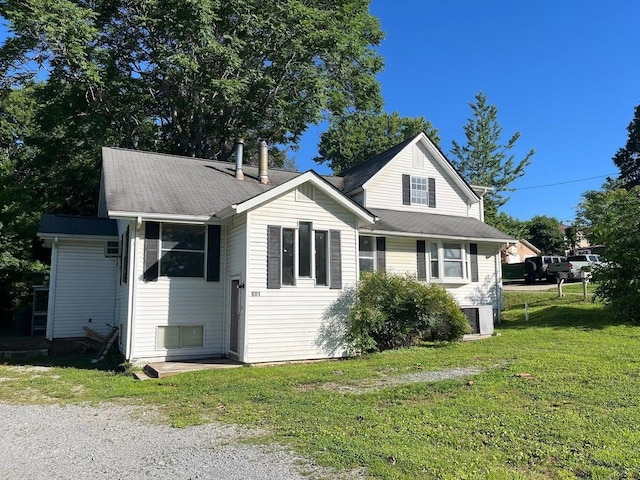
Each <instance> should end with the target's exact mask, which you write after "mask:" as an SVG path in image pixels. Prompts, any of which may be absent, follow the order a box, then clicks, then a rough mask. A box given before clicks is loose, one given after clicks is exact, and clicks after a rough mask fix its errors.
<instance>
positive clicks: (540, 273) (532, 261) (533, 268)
mask: <svg viewBox="0 0 640 480" xmlns="http://www.w3.org/2000/svg"><path fill="white" fill-rule="evenodd" d="M566 261H567V257H564V256H562V255H541V256H539V257H530V258H527V259H526V260H525V261H524V281H525V282H526V283H533V282H535V281H536V280H546V281H548V282H549V281H555V278H556V277H555V275H551V274H549V275H547V267H548V266H549V264H551V263H560V262H566Z"/></svg>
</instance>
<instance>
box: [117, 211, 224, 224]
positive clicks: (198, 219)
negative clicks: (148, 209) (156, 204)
mask: <svg viewBox="0 0 640 480" xmlns="http://www.w3.org/2000/svg"><path fill="white" fill-rule="evenodd" d="M108 216H109V218H113V219H115V220H133V221H136V220H137V219H138V218H140V219H142V221H143V222H144V221H152V222H167V223H193V224H201V223H211V219H212V217H211V215H177V214H176V215H174V214H170V213H142V212H118V211H113V210H109V213H108ZM214 223H215V221H214Z"/></svg>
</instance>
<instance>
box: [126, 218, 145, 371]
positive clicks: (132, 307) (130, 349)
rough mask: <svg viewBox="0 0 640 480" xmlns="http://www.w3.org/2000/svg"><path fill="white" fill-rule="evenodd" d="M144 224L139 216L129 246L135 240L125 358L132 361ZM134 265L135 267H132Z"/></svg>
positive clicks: (130, 263) (128, 303)
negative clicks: (140, 232) (141, 235)
mask: <svg viewBox="0 0 640 480" xmlns="http://www.w3.org/2000/svg"><path fill="white" fill-rule="evenodd" d="M141 225H142V217H138V218H137V220H136V223H135V224H134V225H133V239H131V238H130V239H129V247H131V242H132V241H133V249H132V250H130V252H133V254H130V255H129V279H128V280H129V298H128V299H127V342H126V344H125V355H124V358H125V360H127V361H131V359H132V357H133V330H134V327H135V301H134V299H135V294H136V284H137V283H138V272H137V269H136V264H137V256H138V229H139V227H140V226H141ZM132 266H133V268H132Z"/></svg>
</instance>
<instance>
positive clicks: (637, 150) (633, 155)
mask: <svg viewBox="0 0 640 480" xmlns="http://www.w3.org/2000/svg"><path fill="white" fill-rule="evenodd" d="M627 131H628V132H629V136H628V137H627V144H626V145H625V146H624V148H621V149H620V150H618V152H617V153H616V154H615V156H614V157H613V163H615V164H616V166H617V167H618V168H619V169H620V180H621V181H622V182H623V184H624V186H625V188H633V187H636V186H638V185H640V105H638V106H636V108H635V112H634V116H633V120H631V123H629V126H628V127H627Z"/></svg>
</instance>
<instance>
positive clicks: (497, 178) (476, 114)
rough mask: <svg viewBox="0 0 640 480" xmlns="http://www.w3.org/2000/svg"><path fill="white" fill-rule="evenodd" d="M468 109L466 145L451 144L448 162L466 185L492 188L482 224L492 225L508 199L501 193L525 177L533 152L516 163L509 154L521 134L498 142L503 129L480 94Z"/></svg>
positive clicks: (493, 108)
mask: <svg viewBox="0 0 640 480" xmlns="http://www.w3.org/2000/svg"><path fill="white" fill-rule="evenodd" d="M469 106H470V107H471V110H472V112H473V117H472V118H469V120H468V121H467V124H466V125H465V126H464V134H465V137H466V140H467V141H466V144H465V145H461V144H459V143H457V142H455V141H454V142H453V148H452V149H451V155H450V161H451V163H452V164H453V166H454V167H455V168H456V169H457V170H458V172H460V174H461V175H462V176H463V177H464V178H465V179H466V180H467V181H468V182H469V183H471V184H476V185H483V186H489V187H494V188H495V191H494V192H493V193H489V194H487V195H485V197H484V202H485V221H486V222H487V223H488V224H490V225H494V226H495V225H496V224H497V215H498V209H499V208H500V207H502V206H503V205H504V204H505V203H506V202H507V201H508V200H509V197H505V196H504V195H503V192H507V191H509V190H510V187H509V185H510V184H511V183H512V182H513V181H514V180H516V179H517V178H520V177H522V176H523V175H524V173H525V172H524V170H525V168H526V167H527V166H528V165H529V164H530V163H531V157H532V156H533V154H534V153H535V150H534V149H531V150H530V151H529V152H528V153H527V154H526V155H525V156H524V158H522V159H521V160H519V161H516V158H515V155H513V154H510V153H509V152H510V151H511V149H512V148H513V147H514V146H515V144H516V142H517V141H518V139H519V138H520V132H516V133H515V134H514V135H513V136H512V137H511V138H510V139H509V140H508V141H507V143H505V144H503V143H501V140H500V139H501V136H502V127H501V126H500V124H499V123H498V109H497V108H496V106H495V105H488V104H487V97H486V96H485V95H484V94H483V93H482V92H478V93H477V94H476V96H475V103H469Z"/></svg>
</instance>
